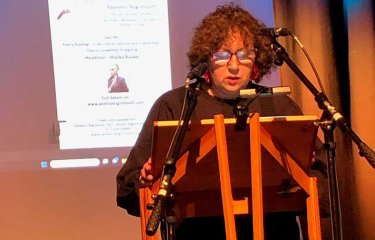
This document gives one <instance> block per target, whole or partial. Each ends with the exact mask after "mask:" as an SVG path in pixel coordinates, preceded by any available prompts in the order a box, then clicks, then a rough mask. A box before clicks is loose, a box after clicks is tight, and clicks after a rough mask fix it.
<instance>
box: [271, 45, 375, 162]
mask: <svg viewBox="0 0 375 240" xmlns="http://www.w3.org/2000/svg"><path fill="white" fill-rule="evenodd" d="M272 49H273V50H274V52H275V53H276V55H277V56H278V57H279V58H280V59H282V60H283V61H284V62H285V63H286V64H287V65H288V66H289V67H290V68H291V69H292V70H293V72H294V73H295V74H296V75H297V76H298V78H299V79H300V80H301V81H302V83H303V84H304V85H305V86H306V87H307V88H308V89H309V90H310V92H311V93H312V94H313V95H314V97H315V101H316V102H317V104H318V107H319V108H320V109H322V110H323V111H324V112H325V113H327V114H328V115H329V116H330V117H331V118H332V119H333V120H334V121H335V123H336V125H337V126H338V127H339V128H340V129H341V130H343V131H344V132H346V133H347V134H348V135H349V136H350V137H351V139H352V140H353V141H354V143H355V144H356V145H357V146H358V149H359V155H360V156H362V157H365V158H366V159H367V161H368V162H369V163H370V165H371V166H372V167H373V168H375V152H374V151H373V150H372V149H371V148H370V147H369V146H367V144H365V143H364V142H363V141H362V140H361V139H360V138H359V137H358V135H357V134H356V133H355V132H354V131H353V130H352V129H351V128H350V126H349V124H348V122H347V121H346V120H345V118H344V117H343V116H342V115H341V113H340V112H338V111H337V110H336V108H335V107H334V106H333V105H332V104H331V103H330V102H329V100H328V98H327V96H326V95H325V94H324V93H323V92H319V91H318V90H317V89H316V88H315V86H314V85H313V84H312V83H311V82H310V81H309V79H308V78H307V77H306V76H305V75H304V74H303V73H302V72H301V70H300V69H299V68H298V67H297V66H296V64H295V63H294V62H293V61H292V60H291V59H290V58H289V55H288V53H287V52H286V51H285V49H284V47H282V46H281V45H280V44H279V43H278V42H277V41H276V40H274V41H273V42H272Z"/></svg>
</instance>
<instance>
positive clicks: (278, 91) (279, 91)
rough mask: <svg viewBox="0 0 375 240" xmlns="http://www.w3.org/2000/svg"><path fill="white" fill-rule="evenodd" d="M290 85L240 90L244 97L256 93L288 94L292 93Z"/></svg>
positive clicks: (262, 94) (265, 94)
mask: <svg viewBox="0 0 375 240" xmlns="http://www.w3.org/2000/svg"><path fill="white" fill-rule="evenodd" d="M290 92H291V90H290V87H286V86H285V87H262V88H249V89H242V90H240V96H241V97H242V98H251V97H254V96H255V95H258V94H259V95H261V96H269V95H288V94H290Z"/></svg>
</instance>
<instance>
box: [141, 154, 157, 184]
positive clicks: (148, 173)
mask: <svg viewBox="0 0 375 240" xmlns="http://www.w3.org/2000/svg"><path fill="white" fill-rule="evenodd" d="M153 179H154V176H153V175H152V167H151V158H149V159H148V160H147V162H146V163H145V164H143V168H142V170H141V175H140V176H139V182H140V183H141V187H149V186H151V184H152V180H153Z"/></svg>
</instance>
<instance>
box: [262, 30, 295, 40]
mask: <svg viewBox="0 0 375 240" xmlns="http://www.w3.org/2000/svg"><path fill="white" fill-rule="evenodd" d="M257 34H259V35H264V36H268V37H274V38H277V37H280V36H282V37H285V36H289V35H291V34H292V33H291V32H290V31H289V30H288V29H287V28H259V29H258V31H257Z"/></svg>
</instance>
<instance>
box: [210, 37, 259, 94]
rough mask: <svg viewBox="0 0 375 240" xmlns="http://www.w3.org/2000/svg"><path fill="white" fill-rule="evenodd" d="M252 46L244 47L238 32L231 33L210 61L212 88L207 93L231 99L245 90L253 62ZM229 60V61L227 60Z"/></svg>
mask: <svg viewBox="0 0 375 240" xmlns="http://www.w3.org/2000/svg"><path fill="white" fill-rule="evenodd" d="M253 48H254V47H253V46H252V45H250V46H248V47H246V48H245V47H244V45H243V38H242V37H241V35H240V33H239V32H238V31H231V32H230V33H229V36H228V39H227V40H226V41H225V43H224V44H223V45H222V46H221V48H220V49H219V51H218V52H217V53H214V54H213V56H212V58H211V61H210V66H211V81H212V86H211V88H210V90H209V93H210V94H211V95H213V96H216V97H220V98H224V99H233V98H236V97H238V96H239V92H240V90H241V89H244V88H246V86H247V84H248V83H249V81H250V75H251V72H252V68H253V63H254V61H255V52H254V49H253ZM228 58H229V60H228Z"/></svg>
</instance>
